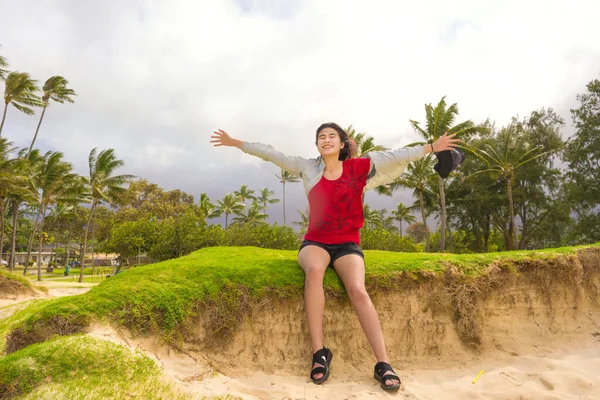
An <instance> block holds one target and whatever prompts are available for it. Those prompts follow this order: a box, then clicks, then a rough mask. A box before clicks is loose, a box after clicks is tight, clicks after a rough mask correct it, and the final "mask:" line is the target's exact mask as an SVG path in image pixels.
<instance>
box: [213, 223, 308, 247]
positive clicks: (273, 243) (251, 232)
mask: <svg viewBox="0 0 600 400" xmlns="http://www.w3.org/2000/svg"><path fill="white" fill-rule="evenodd" d="M224 243H226V245H228V246H256V247H264V248H269V249H288V250H292V249H297V248H298V247H299V246H300V242H299V240H298V236H297V235H296V233H295V232H294V230H293V229H292V228H290V227H288V226H280V225H277V224H275V225H268V224H261V225H251V224H242V225H239V224H235V225H232V226H231V227H229V229H227V230H226V231H225V238H224Z"/></svg>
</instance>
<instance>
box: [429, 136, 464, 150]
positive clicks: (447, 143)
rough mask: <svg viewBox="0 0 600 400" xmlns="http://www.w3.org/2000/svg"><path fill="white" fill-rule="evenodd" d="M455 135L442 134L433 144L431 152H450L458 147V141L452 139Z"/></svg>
mask: <svg viewBox="0 0 600 400" xmlns="http://www.w3.org/2000/svg"><path fill="white" fill-rule="evenodd" d="M455 136H456V133H453V134H452V135H448V132H446V133H444V134H443V135H442V136H440V137H439V139H438V140H436V141H435V143H434V144H433V151H434V152H435V153H439V152H440V151H444V150H452V149H455V148H457V147H458V143H460V139H456V138H454V137H455Z"/></svg>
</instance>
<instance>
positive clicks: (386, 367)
mask: <svg viewBox="0 0 600 400" xmlns="http://www.w3.org/2000/svg"><path fill="white" fill-rule="evenodd" d="M387 371H391V372H392V373H393V374H395V373H396V371H394V369H393V368H392V366H391V365H390V364H388V363H386V362H383V361H381V362H378V363H377V364H375V372H377V375H379V376H381V377H383V374H385V373H386V372H387ZM387 376H390V375H389V374H388V375H386V377H387ZM396 378H398V377H396ZM386 379H387V378H386Z"/></svg>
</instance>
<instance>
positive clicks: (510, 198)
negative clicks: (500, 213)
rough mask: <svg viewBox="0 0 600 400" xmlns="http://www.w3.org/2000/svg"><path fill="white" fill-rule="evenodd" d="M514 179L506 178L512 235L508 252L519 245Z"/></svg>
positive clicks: (510, 234) (510, 235)
mask: <svg viewBox="0 0 600 400" xmlns="http://www.w3.org/2000/svg"><path fill="white" fill-rule="evenodd" d="M511 181H512V177H510V176H509V177H507V178H506V195H507V196H508V214H509V215H510V233H509V238H510V240H509V243H508V244H509V245H510V248H509V249H507V250H514V249H515V248H514V246H515V244H516V243H517V225H516V224H515V209H514V208H513V195H512V185H511Z"/></svg>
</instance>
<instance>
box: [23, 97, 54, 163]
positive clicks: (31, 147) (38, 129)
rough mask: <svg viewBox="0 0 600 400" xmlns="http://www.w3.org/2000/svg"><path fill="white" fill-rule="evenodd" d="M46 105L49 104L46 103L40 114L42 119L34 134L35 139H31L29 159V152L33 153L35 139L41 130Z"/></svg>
mask: <svg viewBox="0 0 600 400" xmlns="http://www.w3.org/2000/svg"><path fill="white" fill-rule="evenodd" d="M46 107H48V104H47V103H46V104H44V109H43V110H42V115H41V116H40V121H39V122H38V125H37V128H36V130H35V135H33V140H32V141H31V145H30V146H29V150H28V151H27V157H25V158H27V159H29V154H31V150H33V145H34V144H35V141H36V139H37V136H38V132H39V131H40V126H41V125H42V120H43V119H44V114H46Z"/></svg>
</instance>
